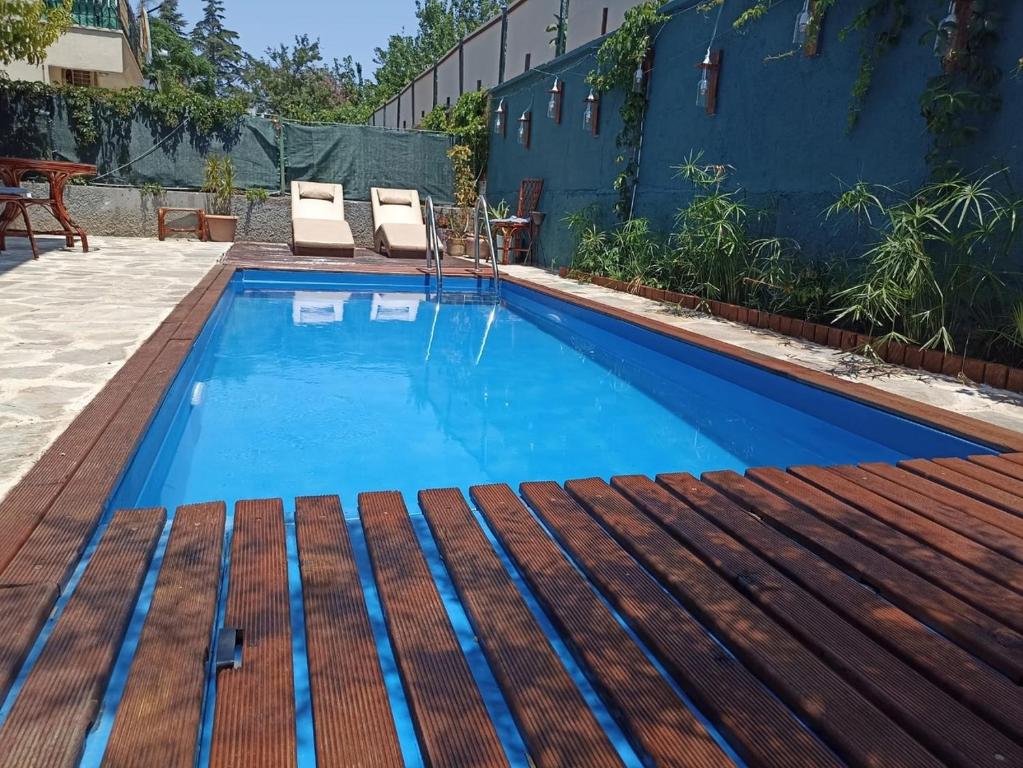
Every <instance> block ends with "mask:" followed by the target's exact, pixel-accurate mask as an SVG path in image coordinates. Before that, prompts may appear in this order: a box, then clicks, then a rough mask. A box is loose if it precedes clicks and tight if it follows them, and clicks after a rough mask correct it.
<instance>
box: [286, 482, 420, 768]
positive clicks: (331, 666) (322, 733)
mask: <svg viewBox="0 0 1023 768" xmlns="http://www.w3.org/2000/svg"><path fill="white" fill-rule="evenodd" d="M295 504H296V507H295V533H296V536H297V538H298V557H299V567H300V569H301V572H302V602H303V605H304V609H305V631H306V648H307V654H308V659H309V686H310V689H311V693H312V700H313V724H314V727H315V733H316V760H317V763H318V764H319V765H360V766H376V767H377V768H389V767H390V766H393V767H394V768H400V766H402V765H403V762H402V756H401V748H400V746H399V742H398V734H397V731H396V730H395V726H394V718H393V716H392V714H391V705H390V701H389V699H388V696H387V687H386V685H385V684H384V676H383V672H381V669H380V660H379V657H378V656H377V647H376V641H375V640H374V638H373V630H372V628H371V626H370V622H369V613H368V611H367V609H366V601H365V598H364V597H363V593H362V583H361V581H360V580H359V571H358V568H357V566H356V564H355V555H354V554H353V552H352V544H351V541H350V539H349V536H348V529H347V527H346V526H345V522H344V519H343V517H342V514H341V502H340V500H339V499H338V497H337V496H316V497H303V498H299V499H296V500H295Z"/></svg>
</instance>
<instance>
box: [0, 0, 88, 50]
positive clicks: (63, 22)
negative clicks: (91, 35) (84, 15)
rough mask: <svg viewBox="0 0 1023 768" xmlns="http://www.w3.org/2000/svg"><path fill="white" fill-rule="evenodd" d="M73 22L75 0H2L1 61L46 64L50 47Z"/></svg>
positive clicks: (0, 20) (0, 6)
mask: <svg viewBox="0 0 1023 768" xmlns="http://www.w3.org/2000/svg"><path fill="white" fill-rule="evenodd" d="M70 26H71V0H64V2H63V3H61V4H59V5H50V4H48V3H46V2H44V0H0V64H10V63H12V62H15V61H27V62H28V63H29V64H42V62H43V59H44V58H45V57H46V49H47V48H49V47H50V46H51V45H53V43H54V42H55V41H56V40H57V38H58V37H60V36H61V35H62V34H64V32H66V31H67V29H68V27H70Z"/></svg>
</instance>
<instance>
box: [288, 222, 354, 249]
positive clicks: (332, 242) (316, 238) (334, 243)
mask: <svg viewBox="0 0 1023 768" xmlns="http://www.w3.org/2000/svg"><path fill="white" fill-rule="evenodd" d="M291 226H292V229H293V230H294V233H295V245H297V246H306V247H312V248H354V247H355V238H354V237H352V228H351V227H350V226H348V222H347V221H344V220H343V219H340V220H338V219H293V220H292V222H291Z"/></svg>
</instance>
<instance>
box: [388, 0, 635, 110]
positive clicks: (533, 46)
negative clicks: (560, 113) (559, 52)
mask: <svg viewBox="0 0 1023 768" xmlns="http://www.w3.org/2000/svg"><path fill="white" fill-rule="evenodd" d="M637 3H638V0H569V4H568V30H567V43H568V48H569V50H572V49H575V48H578V47H579V46H581V45H585V44H586V43H589V42H590V41H592V40H595V39H596V38H598V37H600V36H601V34H602V31H603V30H602V26H601V25H602V21H603V18H604V12H605V11H607V30H606V31H607V32H612V31H614V30H615V29H617V28H618V27H619V26H620V25H621V23H622V20H623V19H624V18H625V11H626V10H628V9H629V8H631V7H632V6H634V5H637ZM559 9H560V0H519V2H513V3H509V9H508V40H507V49H506V53H505V57H506V58H505V74H504V79H505V80H510V79H512V78H514V77H517V76H518V75H521V74H522V73H523V72H524V71H525V66H526V54H529V59H530V67H537V66H541V65H544V64H546V63H547V62H549V61H550V60H551V59H552V58H553V57H554V45H553V44H552V42H551V40H552V39H553V38H554V36H555V34H554V33H553V32H548V31H547V27H548V26H550V25H552V24H554V23H555V22H556V17H557V13H558V11H559ZM500 59H501V17H500V16H497V17H495V18H493V19H490V20H489V21H487V22H486V23H485V24H483V25H481V26H480V27H479V28H478V29H477V30H475V31H474V32H473V33H472V34H471V35H469V36H468V37H467V38H466V39H465V41H464V75H463V77H464V82H463V88H462V91H474V90H476V85H477V82H479V83H480V85H481V87H483V88H488V89H489V88H492V87H494V86H495V85H497V80H498V74H499V69H500ZM432 72H433V70H432V68H431V69H430V70H427V72H426V73H423V74H421V75H420V76H419V77H418V78H417V79H416V82H421V81H422V79H423V78H424V77H428V78H429V82H430V83H431V90H430V91H429V106H427V105H426V104H427V102H423V101H421V100H420V91H419V90H418V89H417V91H416V110H415V122H414V123H413V121H412V118H411V117H410V114H411V113H409V112H407V111H406V109H405V106H404V104H403V105H402V109H401V122H404V123H406V124H407V125H406V127H408V128H413V127H415V126H417V125H418V124H419V122H420V120H422V113H423V111H424V110H425V111H426V112H427V113H429V111H430V109H431V108H432V94H433V91H432V77H433V74H432ZM460 95H461V91H459V88H458V49H457V48H455V49H453V50H452V51H450V52H448V53H447V54H446V55H445V58H444V59H442V62H441V65H440V67H439V70H438V88H437V103H438V104H445V103H446V101H447V99H448V98H450V99H451V103H452V104H454V103H455V102H456V101H457V100H458V97H459V96H460ZM397 103H398V97H397V96H396V97H394V98H392V99H391V101H389V102H388V103H387V115H386V118H385V116H384V115H383V114H378V116H377V123H376V124H377V125H382V124H384V125H386V126H387V127H391V128H400V127H402V126H401V123H399V122H398V121H397Z"/></svg>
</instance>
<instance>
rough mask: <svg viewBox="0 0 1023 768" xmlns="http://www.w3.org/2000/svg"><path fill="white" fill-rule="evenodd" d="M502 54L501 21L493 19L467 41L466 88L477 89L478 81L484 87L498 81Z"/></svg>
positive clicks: (468, 89)
mask: <svg viewBox="0 0 1023 768" xmlns="http://www.w3.org/2000/svg"><path fill="white" fill-rule="evenodd" d="M500 55H501V22H500V19H498V20H496V21H493V22H491V23H490V24H489V26H486V27H484V28H482V29H481V30H477V32H476V33H474V34H473V35H471V36H470V37H468V38H466V41H465V90H467V91H475V90H476V81H477V80H479V81H482V87H483V88H490V87H491V86H493V85H495V84H496V83H497V73H498V66H499V64H500Z"/></svg>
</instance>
